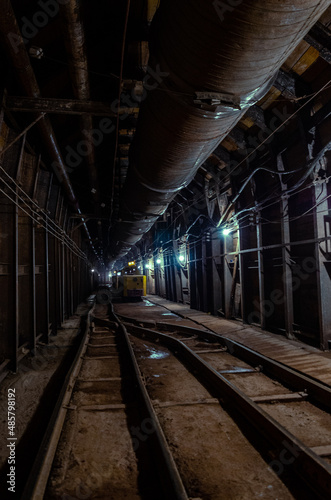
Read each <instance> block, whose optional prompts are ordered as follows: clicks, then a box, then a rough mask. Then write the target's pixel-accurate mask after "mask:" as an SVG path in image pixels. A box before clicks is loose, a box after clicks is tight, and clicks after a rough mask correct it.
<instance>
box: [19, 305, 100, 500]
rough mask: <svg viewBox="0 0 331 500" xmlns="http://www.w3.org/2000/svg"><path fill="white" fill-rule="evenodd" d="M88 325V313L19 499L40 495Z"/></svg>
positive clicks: (36, 497)
mask: <svg viewBox="0 0 331 500" xmlns="http://www.w3.org/2000/svg"><path fill="white" fill-rule="evenodd" d="M90 327H91V316H90V313H89V314H88V322H87V324H86V329H85V333H84V335H83V338H82V341H81V343H80V346H79V348H78V350H77V353H76V356H75V358H74V361H73V363H72V365H71V368H70V370H69V372H68V374H67V376H66V378H65V380H64V382H63V385H62V388H61V391H60V394H59V396H58V399H57V401H56V404H55V407H54V410H53V413H52V416H51V418H50V420H49V423H48V425H47V428H46V431H45V434H44V437H43V439H42V442H41V445H40V447H39V450H38V452H37V455H36V458H35V460H34V463H33V466H32V469H31V471H30V474H29V477H28V480H27V482H26V484H25V487H24V490H23V494H22V496H21V500H40V499H42V498H44V493H45V490H46V487H47V482H48V478H49V474H50V471H51V467H52V464H53V460H54V457H55V453H56V449H57V446H58V442H59V439H60V436H61V432H62V428H63V424H64V421H65V417H66V415H67V411H68V404H69V401H70V398H71V394H72V391H73V388H74V385H75V380H76V379H77V377H78V373H79V371H80V368H81V365H82V362H83V356H84V353H85V351H86V349H87V344H88V342H89V331H90Z"/></svg>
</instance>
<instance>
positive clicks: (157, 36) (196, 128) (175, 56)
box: [110, 0, 330, 259]
mask: <svg viewBox="0 0 331 500" xmlns="http://www.w3.org/2000/svg"><path fill="white" fill-rule="evenodd" d="M219 4H220V5H223V7H218V8H216V6H217V5H218V3H217V2H211V1H210V2H203V3H202V2H199V1H197V0H195V1H193V2H192V1H188V0H185V1H183V2H180V3H178V2H175V1H174V0H169V1H167V2H163V3H162V4H161V7H160V9H159V11H158V12H157V14H156V16H155V18H154V21H153V25H152V41H151V47H150V48H151V54H152V55H151V57H150V61H149V65H150V66H151V67H152V68H154V71H155V73H156V74H157V76H156V78H155V84H154V89H153V90H152V91H150V92H149V95H148V97H147V99H146V100H145V101H144V102H143V103H142V106H141V111H140V114H139V120H138V126H137V132H136V136H135V139H134V143H133V145H132V148H131V151H130V168H129V172H128V177H127V181H126V183H125V186H124V188H123V194H122V206H121V212H120V222H119V223H118V224H117V225H116V226H115V228H114V230H113V234H112V244H111V248H110V253H111V255H112V257H113V259H116V258H117V257H121V256H124V255H125V254H126V253H127V250H128V248H129V247H130V246H131V245H133V244H134V243H136V242H137V241H139V239H140V238H141V236H142V235H143V234H144V233H145V232H146V231H147V230H148V229H149V228H150V227H151V226H152V225H153V223H154V222H155V221H156V220H157V218H158V216H159V215H160V214H162V213H163V212H164V211H165V210H166V208H167V206H168V204H169V202H170V201H171V200H172V198H173V197H174V195H175V194H176V193H177V192H178V190H180V189H181V188H182V187H184V186H185V185H187V184H188V183H189V182H190V180H191V179H192V178H193V177H194V175H195V173H196V171H197V169H198V168H199V166H200V165H201V164H202V163H203V161H205V160H206V158H207V157H208V156H209V155H210V154H211V153H212V151H213V150H214V149H215V148H216V147H217V145H218V144H219V143H220V142H221V141H222V139H224V138H225V137H226V135H227V134H228V133H229V131H230V130H231V129H232V128H233V127H234V126H235V124H236V123H237V122H238V120H239V119H240V118H241V117H242V116H243V114H244V113H245V111H246V110H247V108H248V107H249V106H250V105H252V104H254V103H255V102H257V101H258V100H259V99H260V98H261V97H262V96H263V95H264V93H265V92H266V91H267V90H268V88H269V87H270V85H271V82H272V79H273V77H275V73H276V72H277V70H278V69H279V67H280V66H281V65H282V63H283V62H284V61H285V59H286V58H287V57H288V55H289V54H290V53H291V51H293V49H294V48H295V47H296V45H297V44H298V43H299V42H300V40H302V38H303V37H304V36H305V34H306V33H307V32H308V31H309V29H310V28H311V26H312V25H313V24H314V23H315V22H316V21H317V19H318V18H319V17H320V16H321V14H322V13H323V12H324V10H325V9H326V8H327V7H328V6H329V5H330V2H329V1H324V0H322V1H316V0H303V1H301V0H299V1H296V2H289V1H282V2H277V4H275V2H262V1H253V0H247V1H243V2H241V3H239V4H238V6H237V7H230V6H228V8H227V9H225V8H224V4H223V3H222V2H220V3H219ZM197 92H202V93H205V94H207V97H208V94H211V93H216V94H222V95H220V96H219V102H217V99H216V100H215V99H208V98H206V99H202V100H201V96H199V95H198V96H197V95H196V93H197ZM226 95H227V97H226ZM224 96H225V97H224ZM197 97H198V98H197ZM199 97H200V99H199ZM213 97H215V96H213ZM238 107H240V108H241V109H238Z"/></svg>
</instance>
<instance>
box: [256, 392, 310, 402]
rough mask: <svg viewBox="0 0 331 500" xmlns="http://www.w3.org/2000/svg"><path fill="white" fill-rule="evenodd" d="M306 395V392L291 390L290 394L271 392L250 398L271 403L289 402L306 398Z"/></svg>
mask: <svg viewBox="0 0 331 500" xmlns="http://www.w3.org/2000/svg"><path fill="white" fill-rule="evenodd" d="M307 397H308V394H307V393H306V392H293V393H290V394H273V395H271V396H254V397H252V398H251V399H252V400H253V401H254V402H255V403H273V402H275V401H277V402H284V403H291V402H293V401H302V400H304V399H307Z"/></svg>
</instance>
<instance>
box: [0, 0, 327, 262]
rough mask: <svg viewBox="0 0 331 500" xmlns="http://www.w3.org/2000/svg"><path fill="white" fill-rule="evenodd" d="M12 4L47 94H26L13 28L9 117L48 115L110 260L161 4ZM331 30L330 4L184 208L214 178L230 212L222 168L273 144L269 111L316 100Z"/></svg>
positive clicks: (95, 236) (140, 0)
mask: <svg viewBox="0 0 331 500" xmlns="http://www.w3.org/2000/svg"><path fill="white" fill-rule="evenodd" d="M6 3H7V2H6ZM11 5H12V8H13V11H14V14H15V17H16V20H17V24H18V27H19V29H20V31H21V34H22V37H23V42H24V45H25V49H26V51H27V53H28V56H29V59H30V64H31V66H32V69H33V72H34V74H35V77H36V81H37V84H38V86H39V89H40V95H38V96H37V95H36V94H35V95H34V96H31V95H28V93H27V91H26V89H24V88H23V85H22V81H20V79H19V78H18V75H17V71H15V69H14V68H13V64H12V63H11V61H12V56H11V54H10V53H9V52H10V51H9V49H8V37H9V38H10V40H9V41H10V44H11V50H14V52H17V51H18V50H20V49H19V42H18V39H17V35H16V34H15V33H9V34H8V33H7V40H5V42H3V43H2V44H1V47H2V52H1V64H2V67H3V68H4V71H3V72H2V73H3V81H2V86H3V87H4V88H5V92H4V105H5V109H6V119H7V120H8V121H9V122H10V123H12V124H15V126H18V127H19V128H21V129H23V128H24V127H26V126H28V125H29V124H30V123H31V122H33V121H34V120H35V118H36V113H38V112H40V111H44V112H47V113H48V117H49V119H50V123H51V126H52V128H53V131H54V136H55V138H56V140H57V143H58V146H59V150H60V152H61V154H62V158H63V161H64V163H65V168H66V172H67V174H68V178H69V182H70V183H71V186H72V190H73V192H74V194H75V197H76V199H77V201H78V204H79V210H80V212H79V213H81V214H82V215H83V216H84V217H85V221H86V224H87V227H88V230H89V232H90V234H91V237H92V241H93V243H94V246H95V248H96V249H97V251H98V253H99V254H101V253H102V255H103V258H104V259H105V262H106V265H107V248H108V245H109V227H111V226H113V225H115V224H116V222H117V219H118V217H119V203H120V197H121V187H122V186H123V183H124V181H125V178H126V174H127V169H128V166H129V148H130V144H131V142H132V140H133V137H134V134H135V128H136V124H137V119H138V114H139V106H140V101H142V100H143V99H144V95H145V90H144V88H143V84H142V81H143V80H144V77H145V76H146V67H147V61H148V40H149V37H150V31H151V28H150V26H151V20H152V17H153V15H154V13H155V11H156V9H157V7H158V2H157V1H153V0H135V1H131V2H124V1H123V2H118V1H115V0H110V1H107V2H91V1H87V0H82V1H81V2H73V1H69V0H67V1H66V0H62V1H61V2H60V1H58V2H57V1H56V0H38V1H31V0H12V2H11ZM330 28H331V8H330V7H329V8H328V10H327V11H326V12H325V13H324V14H323V15H322V17H321V18H320V19H319V21H318V22H317V23H316V24H315V25H314V26H313V28H312V29H311V30H310V31H309V33H308V34H307V35H306V36H305V39H304V40H303V41H302V42H300V44H299V45H298V46H297V47H296V49H295V50H294V52H293V53H291V54H290V55H289V57H288V58H287V60H286V62H285V63H284V64H283V66H282V67H281V69H280V71H279V72H278V75H277V77H276V78H275V80H274V82H273V84H272V87H271V89H270V90H269V91H268V92H267V94H266V95H265V96H264V97H263V98H262V99H261V100H260V101H258V102H257V103H256V104H254V106H252V107H251V108H250V109H249V110H248V111H247V112H246V114H245V115H244V116H243V117H241V119H240V121H239V122H238V123H237V125H236V126H235V127H234V128H233V130H232V131H231V132H230V133H229V135H228V136H227V137H226V138H225V139H224V140H223V141H222V143H221V144H220V145H219V146H218V147H217V148H216V150H215V151H214V152H212V154H211V155H210V156H209V158H208V159H207V160H206V161H205V162H204V164H203V165H202V166H201V167H200V168H199V170H198V172H197V174H196V177H195V178H194V179H193V181H192V182H191V184H190V185H189V186H187V187H186V188H184V189H183V190H182V191H181V192H180V193H179V194H177V197H176V198H175V201H174V202H173V203H175V205H176V204H177V207H178V206H179V207H180V206H183V205H185V206H186V205H188V204H190V203H194V196H195V195H194V193H197V192H200V193H201V192H203V191H204V190H205V189H206V185H207V184H206V182H207V183H208V189H209V190H210V193H212V192H213V193H214V194H215V193H216V192H217V195H218V198H217V200H218V207H217V210H219V212H220V214H222V210H221V208H220V202H221V201H222V196H224V197H225V201H224V203H226V197H227V196H228V194H229V190H230V189H231V184H232V179H231V176H230V175H224V172H227V171H228V170H226V169H228V168H230V166H231V162H233V161H236V162H237V163H238V162H239V163H240V162H242V160H243V158H244V156H243V151H246V153H247V151H251V150H253V149H256V148H257V147H258V145H259V144H260V143H262V142H263V141H265V139H266V137H268V135H269V134H270V125H269V124H270V116H271V113H273V114H274V116H275V117H276V118H277V116H278V117H279V120H281V121H284V120H286V117H287V116H288V114H289V113H292V112H294V111H295V110H296V109H297V108H298V107H299V106H301V105H302V103H303V102H305V99H308V98H309V97H306V96H309V95H311V94H312V93H313V92H316V91H317V90H318V89H319V88H320V87H321V84H323V83H325V82H327V81H328V80H329V79H330V62H331V42H330ZM4 36H5V34H4V33H2V38H3V37H4ZM184 36H185V33H183V37H184ZM123 40H124V43H123ZM145 81H146V80H145ZM120 94H121V95H122V97H121V102H120V106H118V97H119V95H120ZM329 100H330V93H329V92H325V93H323V95H321V96H320V99H319V101H318V102H317V101H315V102H314V106H315V110H314V111H312V109H311V107H310V108H309V109H310V114H312V113H313V112H316V113H317V112H318V111H319V109H320V108H324V109H325V104H327V103H328V102H329ZM285 105H286V111H284V109H285ZM329 112H330V111H329ZM279 120H278V122H277V125H279V123H280V122H279ZM275 123H276V121H275ZM288 131H289V133H290V132H291V127H290V126H289V129H288ZM292 132H293V131H292ZM294 132H296V131H294ZM294 132H293V133H294ZM28 140H29V141H30V142H31V144H34V147H39V148H40V151H41V153H42V154H45V155H47V154H49V148H48V146H47V143H45V141H44V142H43V141H42V140H40V132H38V129H37V128H35V127H34V128H33V129H31V131H30V132H29V136H28ZM259 154H260V153H259ZM261 158H262V162H260V164H259V165H262V166H263V165H266V166H267V164H268V158H267V151H265V152H264V154H262V153H261ZM246 167H247V162H244V168H246ZM247 168H248V167H247ZM220 172H223V174H222V175H221V176H220ZM246 177H247V176H246ZM220 179H221V181H220ZM209 208H210V207H209ZM76 209H77V207H76V208H75V207H74V206H73V210H76ZM210 210H212V208H210ZM214 210H215V207H214Z"/></svg>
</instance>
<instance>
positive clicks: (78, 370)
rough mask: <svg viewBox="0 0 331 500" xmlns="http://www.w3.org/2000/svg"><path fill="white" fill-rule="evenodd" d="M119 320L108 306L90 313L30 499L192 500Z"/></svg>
mask: <svg viewBox="0 0 331 500" xmlns="http://www.w3.org/2000/svg"><path fill="white" fill-rule="evenodd" d="M112 319H116V318H114V317H113V316H112V312H111V310H109V309H108V307H107V306H102V305H95V306H94V309H93V310H92V312H91V313H90V327H89V329H88V330H87V331H86V334H85V337H84V339H83V342H82V345H81V347H80V350H79V352H78V354H77V356H76V360H75V363H74V365H73V367H72V370H71V373H70V374H69V375H68V377H67V380H66V381H65V384H64V387H63V390H62V394H61V397H60V400H59V401H58V404H57V405H56V408H55V410H54V415H53V417H52V420H51V422H50V425H49V428H48V431H47V432H46V435H45V438H44V441H43V444H42V446H41V448H40V450H39V453H38V456H37V458H36V460H35V463H34V466H33V468H32V472H31V474H30V477H29V480H28V482H27V484H26V487H25V490H24V493H23V497H22V498H23V499H26V500H27V499H29V500H40V499H43V498H45V499H54V500H55V499H56V500H57V499H59V498H61V499H62V498H63V499H66V498H78V499H80V498H85V499H87V498H98V499H102V498H104V499H116V500H117V499H118V500H120V499H122V498H123V499H124V498H130V499H131V498H132V499H140V498H144V499H145V498H146V499H151V500H155V499H156V498H160V499H180V500H188V496H187V495H186V492H185V488H184V486H183V484H182V481H181V478H180V475H179V473H178V470H177V467H176V464H175V462H174V460H173V458H172V454H171V453H170V450H169V448H168V445H167V442H166V439H165V437H164V434H163V432H162V429H161V427H160V425H159V423H158V420H157V418H156V416H155V414H154V410H153V406H152V404H151V402H150V400H149V397H148V394H147V391H146V389H145V386H144V383H143V380H142V378H141V375H140V372H139V369H138V366H137V364H136V360H135V357H134V354H133V351H132V347H131V344H130V342H129V340H128V334H127V332H126V330H125V328H124V327H123V326H122V325H120V324H118V323H116V322H114V321H112ZM133 388H134V390H133ZM151 430H152V432H151ZM141 432H145V435H147V436H148V437H149V434H151V435H150V437H149V439H148V440H145V439H143V438H141V439H140V436H141V434H140V433H141ZM145 441H146V442H145Z"/></svg>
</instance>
